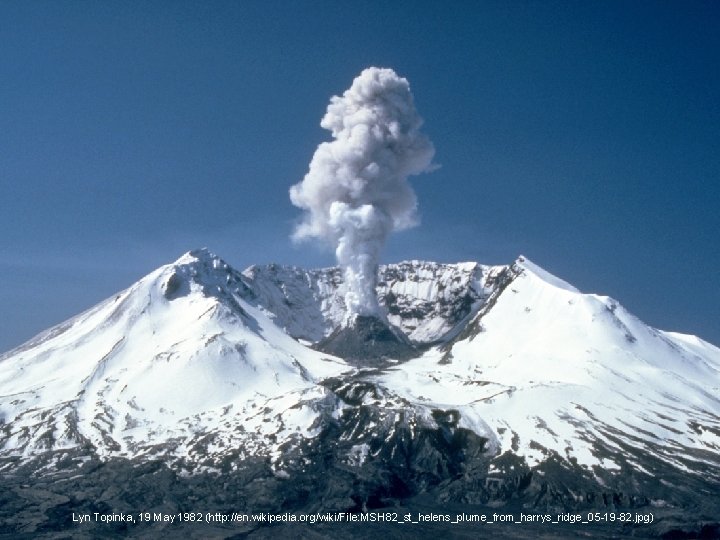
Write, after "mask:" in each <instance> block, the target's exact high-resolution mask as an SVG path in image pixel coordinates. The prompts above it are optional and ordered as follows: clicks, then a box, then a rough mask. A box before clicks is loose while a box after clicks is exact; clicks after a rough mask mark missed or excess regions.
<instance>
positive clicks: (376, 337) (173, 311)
mask: <svg viewBox="0 0 720 540" xmlns="http://www.w3.org/2000/svg"><path fill="white" fill-rule="evenodd" d="M378 275H379V279H378V285H377V295H378V299H379V302H380V305H381V307H382V309H383V310H384V311H385V313H386V314H387V320H386V321H382V320H380V319H374V318H367V317H357V318H356V319H355V320H354V321H353V322H352V324H349V325H343V324H342V323H343V320H344V315H345V306H344V304H343V295H342V294H341V291H342V275H341V273H340V271H339V270H338V269H337V268H328V269H321V270H309V271H308V270H303V269H301V268H296V267H283V266H278V265H268V266H252V267H250V268H248V269H247V270H245V271H244V272H242V273H241V272H238V271H236V270H234V269H232V268H231V267H230V266H229V265H228V264H227V263H225V262H224V261H223V260H222V259H220V258H219V257H217V256H215V255H213V254H212V253H210V252H209V251H207V250H197V251H192V252H189V253H187V254H185V255H183V256H182V257H181V258H180V259H178V260H177V261H175V262H174V263H172V264H169V265H166V266H163V267H161V268H159V269H158V270H156V271H154V272H152V273H151V274H149V275H148V276H146V277H144V278H142V279H141V280H140V281H138V282H137V283H135V284H134V285H132V286H131V287H129V288H128V289H126V290H125V291H122V292H120V293H118V294H117V295H115V296H113V297H112V298H109V299H108V300H106V301H104V302H102V303H100V304H98V305H97V306H95V307H93V308H91V309H89V310H88V311H86V312H84V313H82V314H80V315H78V316H77V317H75V318H73V319H70V320H69V321H66V322H64V323H62V324H60V325H58V326H56V327H54V328H51V329H50V330H48V331H46V332H44V333H42V334H40V335H38V336H36V337H35V338H33V339H32V340H30V341H29V342H27V343H26V344H24V345H22V346H21V347H18V348H17V349H15V350H12V351H10V352H8V353H6V354H4V355H2V356H0V472H2V474H3V477H4V480H3V482H5V488H6V489H8V490H10V491H8V493H10V492H12V493H15V494H16V498H15V499H12V498H11V500H12V501H15V502H14V503H13V504H15V506H12V505H11V506H9V507H8V508H15V510H17V508H34V506H33V505H36V506H37V505H40V506H42V504H45V503H41V502H38V501H36V500H35V499H33V498H32V497H33V495H31V494H28V493H29V492H27V493H26V492H25V491H22V490H21V489H20V487H17V486H21V485H24V484H25V483H26V481H27V478H29V477H33V478H51V477H52V478H56V477H57V475H60V476H62V475H65V476H64V478H66V479H68V480H67V482H69V484H66V485H65V487H64V488H62V489H67V486H68V485H75V484H77V485H78V487H77V494H76V497H78V498H79V499H78V500H80V499H82V500H85V499H83V497H86V496H89V495H82V493H90V492H91V491H92V490H90V491H87V490H88V489H90V488H89V487H88V485H86V484H82V485H80V484H78V483H82V482H85V481H86V480H81V479H79V478H80V477H78V475H77V474H76V471H85V472H86V473H87V475H89V476H87V478H88V479H93V480H92V482H95V484H97V485H100V484H102V482H109V481H113V480H112V478H116V477H117V476H112V475H120V477H126V476H122V475H127V474H128V473H127V472H123V471H125V469H124V467H130V468H132V469H133V470H136V469H137V468H138V467H144V466H146V465H147V464H151V463H154V464H160V466H162V467H163V468H164V470H167V471H171V472H172V474H175V475H180V476H179V477H176V480H173V482H184V480H182V481H181V480H180V479H179V478H181V477H185V476H187V477H188V478H195V479H196V480H192V481H190V480H188V482H189V483H188V484H182V485H183V486H184V487H183V488H182V489H181V490H180V491H179V492H183V493H186V491H187V490H193V489H194V490H197V489H201V488H200V487H198V486H200V485H201V482H200V481H199V480H197V478H201V477H204V475H205V476H206V475H213V474H220V473H222V474H225V475H230V476H228V477H227V478H236V479H238V480H237V483H233V482H234V481H232V480H227V481H226V483H225V485H226V488H223V490H224V491H222V490H221V492H217V493H215V495H214V496H215V498H216V499H217V500H221V501H224V502H222V504H227V505H228V507H236V506H234V505H237V504H239V503H238V501H240V500H244V501H246V503H244V504H246V507H244V508H246V509H251V508H257V505H258V504H260V503H257V504H256V503H255V502H247V501H257V500H260V501H265V503H263V504H266V507H267V508H268V509H269V510H272V509H277V508H288V509H290V510H293V511H309V510H311V509H314V510H320V509H322V510H332V509H337V510H348V511H359V510H361V509H367V508H369V507H382V506H387V505H393V504H398V501H408V500H414V499H413V497H416V496H419V495H420V494H425V495H424V496H431V497H432V498H433V500H436V501H444V503H443V504H445V503H457V504H491V505H494V506H493V507H498V506H499V505H505V504H510V503H511V502H512V501H521V502H522V504H524V505H525V506H523V508H525V507H527V508H551V507H552V508H555V509H561V508H568V505H570V507H573V508H581V507H583V505H585V507H592V508H596V507H597V505H601V506H603V507H607V508H625V507H627V508H634V507H637V506H643V505H646V506H647V505H651V504H652V505H655V506H653V508H656V509H657V508H662V509H663V510H662V512H664V513H665V514H667V515H669V516H675V517H672V519H676V521H677V519H679V518H677V516H680V515H681V514H682V513H683V512H685V513H686V514H687V511H688V508H690V507H692V508H693V509H694V510H693V513H692V520H694V521H693V523H694V524H697V523H701V522H702V520H703V519H706V518H707V516H712V515H713V509H712V508H711V507H710V506H709V505H712V504H713V503H712V502H708V501H713V500H715V501H716V500H717V499H716V498H713V497H712V496H711V495H712V494H713V493H714V494H715V495H717V493H718V491H719V490H720V398H719V397H718V396H719V395H720V349H718V348H717V347H715V346H713V345H711V344H709V343H706V342H704V341H703V340H701V339H699V338H697V337H694V336H687V335H682V334H677V333H672V332H664V331H661V330H657V329H654V328H651V327H649V326H647V325H645V324H644V323H642V322H641V321H640V320H638V319H637V318H636V317H634V316H633V315H631V314H630V313H628V312H627V311H626V310H625V309H624V308H623V307H622V306H621V305H620V304H619V303H618V302H617V301H616V300H613V299H611V298H608V297H604V296H598V295H593V294H583V293H581V292H579V291H578V290H577V289H575V288H574V287H572V286H571V285H569V284H568V283H566V282H564V281H562V280H560V279H559V278H556V277H555V276H552V275H551V274H549V273H548V272H546V271H544V270H543V269H542V268H540V267H539V266H537V265H535V264H533V263H532V262H530V261H528V260H527V259H526V258H524V257H520V258H519V259H518V260H517V261H515V262H514V263H513V264H511V265H507V266H484V265H481V264H477V263H460V264H438V263H431V262H419V261H411V262H403V263H399V264H391V265H386V266H381V267H380V269H379V274H378ZM368 368H372V369H368ZM88 463H92V464H96V465H95V466H94V467H92V468H90V469H88V467H90V466H89V465H88ZM99 464H107V466H103V467H100V465H99ZM88 470H89V471H90V472H87V471H88ZM92 471H95V472H92ZM110 471H116V472H113V473H112V475H111V472H110ZM118 471H119V472H118ZM152 474H155V473H152ZM93 475H95V476H93ZM98 475H100V476H98ZM104 475H111V476H108V477H107V478H106V477H105V476H104ZM233 475H234V476H233ZM82 478H85V476H83V477H82ZM90 481H91V480H87V482H90ZM48 482H49V481H48ZM73 483H74V484H73ZM95 484H93V485H95ZM52 485H54V484H52V483H51V482H50V483H48V485H46V486H45V488H44V489H48V490H50V491H52V490H53V489H55V488H53V487H52ZM143 486H146V487H145V488H140V487H138V489H141V490H142V489H146V488H147V483H143ZM189 486H194V487H189ZM57 489H60V488H59V487H58V488H57ZM128 489H130V488H128ZM158 489H159V488H158ZM168 489H169V488H168ZM178 489H179V488H178ZM13 490H15V491H13ZM83 490H86V491H83ZM182 490H186V491H182ZM108 493H110V492H108ZM218 493H219V494H218ZM186 494H187V493H186ZM223 494H224V495H223ZM310 494H312V497H311V496H310ZM96 495H97V494H96ZM97 496H100V495H97ZM105 496H107V497H110V502H107V504H111V502H112V504H119V503H118V502H117V501H116V500H115V499H113V498H112V497H113V495H111V494H107V493H106V495H105ZM195 496H197V494H196V495H195ZM28 497H30V499H28ZM223 497H224V498H223ZM258 497H259V499H258ZM9 500H10V499H9ZM153 500H154V499H153ZM159 500H163V499H162V497H161V498H160V499H159ZM17 501H22V502H17ZM113 501H114V502H113ZM88 504H89V503H88ZM123 504H124V503H123ZM147 504H148V505H150V506H152V504H155V503H151V502H148V503H147ZM157 504H160V503H157ZM163 504H170V505H171V506H172V505H176V507H179V506H177V505H180V502H177V501H176V502H175V503H163ZM218 504H221V503H218ZM253 505H255V506H253ZM150 506H148V508H150ZM260 506H262V505H261V504H260ZM38 507H39V506H38ZM42 508H46V506H42ZM673 509H674V510H673ZM715 509H717V507H716V506H715ZM17 511H18V512H19V510H17ZM657 511H658V512H660V510H657ZM673 511H674V512H675V513H673ZM48 515H49V514H48ZM687 515H690V514H687ZM668 519H671V518H668ZM48 520H51V518H50V517H48ZM667 523H670V522H666V525H663V526H666V529H667V528H668V527H670V525H667ZM672 523H676V522H675V521H673V522H672ZM9 530H11V531H17V530H18V529H12V528H11V529H9ZM658 530H660V529H658Z"/></svg>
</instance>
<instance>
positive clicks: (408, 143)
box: [290, 67, 435, 321]
mask: <svg viewBox="0 0 720 540" xmlns="http://www.w3.org/2000/svg"><path fill="white" fill-rule="evenodd" d="M422 123H423V121H422V118H420V116H419V115H418V113H417V111H416V110H415V105H414V103H413V96H412V94H411V92H410V85H409V84H408V81H407V79H405V78H403V77H399V76H398V75H397V74H396V73H395V72H394V71H393V70H392V69H381V68H376V67H371V68H368V69H365V70H363V72H362V73H361V74H360V75H359V76H358V77H356V78H355V80H354V81H353V84H352V86H351V87H350V88H349V89H348V90H346V91H345V92H344V93H343V95H342V96H341V97H340V96H333V97H332V98H331V99H330V104H329V105H328V108H327V113H326V114H325V116H324V117H323V119H322V121H321V122H320V125H321V126H322V127H323V128H325V129H328V130H330V132H331V133H332V137H333V140H332V141H330V142H323V143H321V144H320V145H319V146H318V147H317V149H316V150H315V154H314V155H313V158H312V161H311V162H310V168H309V171H308V173H307V174H306V175H305V178H304V179H303V181H302V182H300V183H298V184H296V185H294V186H292V188H290V199H291V201H292V203H293V204H294V205H295V206H297V207H299V208H302V209H303V210H305V211H306V212H305V215H304V216H303V220H302V222H301V223H300V224H299V225H298V226H297V228H296V229H295V231H294V233H293V239H295V240H306V239H310V238H319V239H321V240H324V241H326V242H328V243H329V244H330V245H331V246H333V247H334V248H335V255H336V257H337V261H338V264H339V265H340V267H341V268H342V270H343V274H344V279H345V304H346V306H347V317H346V321H351V320H352V319H353V318H354V316H356V315H363V316H376V317H382V315H381V312H380V309H379V305H378V300H377V296H376V293H375V286H376V282H377V266H378V261H379V256H380V251H381V250H382V247H383V245H384V244H385V240H386V239H387V236H388V234H390V233H391V232H392V231H398V230H402V229H407V228H409V227H413V226H415V225H416V224H417V223H418V218H417V198H416V197H415V193H414V192H413V189H412V187H411V186H410V184H409V182H408V180H407V179H408V176H410V175H413V174H419V173H422V172H426V171H428V170H430V168H431V162H432V158H433V155H434V154H435V149H434V148H433V145H432V143H431V142H430V140H429V139H428V138H427V137H426V136H425V135H423V134H422V133H420V127H421V126H422Z"/></svg>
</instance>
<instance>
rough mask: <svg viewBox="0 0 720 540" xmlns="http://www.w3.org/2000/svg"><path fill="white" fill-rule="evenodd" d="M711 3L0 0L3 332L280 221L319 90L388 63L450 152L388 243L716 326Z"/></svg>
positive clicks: (50, 319) (290, 215) (313, 259)
mask: <svg viewBox="0 0 720 540" xmlns="http://www.w3.org/2000/svg"><path fill="white" fill-rule="evenodd" d="M719 27H720V5H719V4H718V3H717V2H700V1H696V2H557V3H555V2H480V1H477V2H476V1H472V2H470V1H468V2H454V3H453V4H452V9H448V7H447V4H442V3H441V2H422V1H410V2H403V1H395V2H380V1H376V2H370V1H333V2H325V1H311V0H305V1H300V2H291V1H279V2H272V1H262V2H261V1H239V2H220V1H217V2H174V1H173V2H89V1H83V2H70V1H65V2H50V1H48V2H42V1H29V2H21V1H6V2H2V3H0V231H2V236H1V237H0V311H1V312H2V319H3V322H2V323H1V324H0V351H2V350H7V349H9V348H11V347H13V346H15V345H18V344H20V343H21V342H22V341H24V340H26V339H28V338H30V337H31V336H32V335H33V334H35V333H37V332H38V331H40V330H42V329H44V328H46V327H48V326H50V325H52V324H54V323H58V322H60V321H62V320H63V319H65V318H67V317H70V316H72V315H74V314H76V313H78V312H79V311H81V310H83V309H85V308H88V307H90V306H91V305H93V304H95V303H96V302H98V301H100V300H102V299H104V298H105V297H108V296H110V295H111V294H113V293H114V292H116V291H118V290H121V289H123V288H125V287H126V286H128V285H130V284H131V283H132V282H134V281H135V280H137V279H138V278H140V277H142V276H143V275H145V274H146V273H148V272H150V271H152V270H153V269H154V268H156V267H158V266H160V265H161V264H165V263H167V262H170V261H172V260H174V259H176V258H177V257H179V256H180V255H181V254H182V253H183V252H185V251H188V250H190V249H192V248H195V247H201V246H207V247H209V248H211V249H212V250H213V251H215V252H216V253H218V254H219V255H221V256H222V257H223V258H225V259H226V260H227V261H228V262H229V263H231V264H232V265H233V266H236V267H238V268H244V267H246V266H248V265H250V264H253V263H266V262H280V263H287V264H297V265H304V266H326V265H330V264H332V263H333V257H332V254H331V253H330V252H328V251H327V250H325V251H323V250H322V249H320V248H319V247H318V248H316V247H314V246H307V245H306V246H302V247H300V248H297V247H295V246H293V245H292V243H291V242H290V240H289V235H290V233H291V231H292V227H293V223H295V221H296V220H297V219H298V217H299V211H298V210H297V209H296V208H294V207H293V206H292V205H291V204H290V201H289V198H288V188H289V187H290V186H291V185H292V184H294V183H297V182H298V181H300V180H301V179H302V177H303V176H304V174H305V173H306V172H307V166H308V163H309V161H310V159H311V157H312V154H313V151H314V149H315V147H316V146H317V145H318V143H320V142H321V141H324V140H327V139H328V136H329V134H328V133H327V132H325V131H324V130H322V129H321V128H320V126H319V122H320V118H321V117H322V115H323V114H324V112H325V108H326V106H327V103H328V100H329V98H330V96H331V95H333V94H339V93H342V91H344V90H345V89H346V88H347V87H349V86H350V84H351V82H352V80H353V78H354V77H355V76H356V75H358V74H359V73H360V71H361V70H362V69H363V68H365V67H368V66H372V65H374V66H381V67H391V68H393V69H395V70H396V71H397V72H398V73H399V74H400V75H402V76H404V77H406V78H407V79H408V80H409V81H410V84H411V87H412V90H413V93H414V95H415V102H416V106H417V109H418V111H419V113H420V114H421V115H422V116H423V118H424V119H425V127H424V131H425V133H427V134H428V136H429V137H430V138H431V139H432V140H433V142H434V144H435V147H436V150H437V153H436V158H435V161H436V162H437V163H439V164H441V165H442V167H441V168H440V169H439V170H437V171H435V172H433V173H432V174H427V175H423V176H418V177H414V178H413V179H412V183H413V185H414V186H415V188H416V190H417V194H418V199H419V204H420V214H421V218H422V223H421V225H420V226H419V227H417V228H415V229H413V230H411V231H406V232H402V233H399V234H396V235H394V236H393V237H392V238H391V240H390V242H389V243H388V245H387V247H386V249H385V251H384V253H383V256H382V259H383V261H385V262H391V261H397V260H402V259H430V260H439V261H447V262H453V261H461V260H478V261H480V262H484V263H508V262H511V261H513V260H514V259H515V258H516V256H517V255H519V254H521V253H522V254H525V255H526V256H528V257H529V258H530V259H532V260H534V261H535V262H536V263H538V264H540V265H541V266H543V267H544V268H546V269H547V270H549V271H551V272H553V273H555V274H556V275H558V276H560V277H562V278H563V279H565V280H567V281H570V282H571V283H573V284H574V285H576V286H577V287H579V288H580V289H581V290H583V291H586V292H596V293H600V294H607V295H610V296H613V297H615V298H617V299H618V300H619V301H620V302H621V303H622V304H623V305H625V306H626V307H627V308H628V309H629V310H630V311H632V312H633V313H635V314H636V315H638V316H639V317H640V318H641V319H643V320H644V321H646V322H647V323H649V324H651V325H653V326H656V327H660V328H663V329H668V330H677V331H682V332H687V333H695V334H698V335H700V336H701V337H704V338H705V339H708V340H710V341H711V342H714V343H715V344H720V272H718V270H717V269H718V267H720V242H719V241H718V231H720V212H719V210H720V204H719V203H720V186H719V185H718V184H719V182H718V180H719V179H720V100H718V95H720V32H718V31H717V28H719Z"/></svg>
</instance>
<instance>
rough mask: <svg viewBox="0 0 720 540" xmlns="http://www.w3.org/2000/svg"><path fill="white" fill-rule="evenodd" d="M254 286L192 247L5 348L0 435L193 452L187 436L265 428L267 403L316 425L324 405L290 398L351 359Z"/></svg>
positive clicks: (289, 421)
mask: <svg viewBox="0 0 720 540" xmlns="http://www.w3.org/2000/svg"><path fill="white" fill-rule="evenodd" d="M245 292H246V286H245V285H244V283H243V282H242V280H241V276H240V275H239V274H237V273H236V272H234V271H233V270H232V269H231V268H229V267H228V266H227V265H226V264H225V263H224V262H223V261H222V260H220V259H219V258H217V257H215V256H214V255H212V254H210V253H209V252H207V251H205V250H199V251H195V252H190V253H188V254H186V255H185V256H183V257H181V258H180V259H179V260H178V261H176V262H175V263H174V264H171V265H167V266H164V267H162V268H160V269H158V270H156V271H155V272H153V273H151V274H150V275H148V276H146V277H145V278H143V279H142V280H140V281H139V282H138V283H136V284H135V285H133V286H132V287H130V288H129V289H127V290H126V291H123V292H122V293H120V294H118V295H117V296H115V297H114V298H111V299H109V300H107V301H105V302H103V303H101V304H100V305H98V306H97V307H95V308H93V309H91V310H89V311H87V312H85V313H83V314H81V315H79V316H78V317H76V318H74V319H72V320H70V321H68V322H66V323H64V324H63V325H61V326H58V327H55V328H53V329H51V330H50V331H48V332H47V333H46V334H44V335H40V336H38V337H37V338H35V339H34V340H33V341H31V342H29V343H28V344H26V345H24V346H22V347H21V348H19V349H16V350H15V351H10V352H9V353H7V354H6V355H4V356H3V357H0V396H1V397H0V418H1V419H2V422H3V424H5V426H3V427H4V428H5V430H6V435H7V438H6V440H5V441H0V444H3V445H4V447H5V448H18V449H22V450H23V451H24V452H25V454H26V455H27V454H28V453H31V452H33V451H37V450H40V449H42V448H46V447H51V446H52V447H54V448H58V447H70V446H75V445H77V444H78V443H79V442H83V441H87V442H90V443H91V444H92V445H93V446H94V447H96V448H98V449H99V451H100V452H101V453H102V452H112V453H115V454H119V455H135V454H142V453H143V452H144V451H147V449H149V448H152V447H153V445H155V444H156V443H163V444H165V445H167V443H168V441H171V442H172V443H171V444H170V448H168V449H171V450H173V451H175V452H176V453H178V452H179V453H183V452H191V451H192V450H191V449H189V448H185V447H184V446H183V445H185V444H187V442H188V440H189V439H188V434H192V435H193V436H197V435H199V434H207V433H215V434H216V435H217V434H218V433H219V434H221V435H223V436H221V437H220V438H219V440H218V441H217V444H221V445H225V446H229V445H231V444H232V439H233V430H232V429H231V428H233V427H237V426H240V425H242V426H243V429H244V430H245V431H251V432H252V431H253V430H255V431H257V435H258V437H259V438H262V437H263V436H264V435H265V431H267V429H268V424H267V422H263V420H264V419H265V418H264V416H263V415H262V414H258V411H259V410H263V408H264V407H266V405H267V403H268V402H272V404H273V406H272V409H273V410H274V411H275V413H279V415H280V416H281V417H282V420H283V423H284V425H285V429H286V430H289V431H300V432H302V433H308V432H309V429H310V425H311V424H312V422H313V420H314V416H315V415H314V413H313V412H312V411H308V410H303V408H302V407H300V408H295V409H290V407H291V406H294V405H297V404H298V403H299V402H301V401H302V400H303V399H306V398H308V397H309V396H310V395H312V396H315V397H318V395H320V396H321V395H322V393H323V391H322V389H320V388H319V387H317V386H316V384H315V382H316V381H317V380H320V379H322V378H325V377H328V376H331V375H337V374H339V373H341V372H343V371H345V370H347V366H346V365H345V364H344V363H343V362H342V361H341V360H338V359H330V358H328V357H327V355H322V354H320V353H318V352H315V351H313V350H311V349H308V348H306V347H304V346H302V345H301V344H299V343H298V342H297V341H295V340H294V339H292V338H290V337H289V336H288V335H286V334H285V333H284V332H282V331H280V330H279V329H278V328H277V327H276V326H275V325H274V324H272V322H271V321H269V320H268V318H267V316H266V315H265V314H264V313H263V311H262V310H260V309H258V308H257V307H255V306H253V305H251V304H249V303H248V302H246V301H245V300H243V299H242V298H241V295H242V294H243V293H245ZM276 421H277V419H276ZM195 438H197V437H195ZM246 450H248V451H250V450H251V447H249V446H248V445H247V444H246ZM153 451H158V448H154V449H153Z"/></svg>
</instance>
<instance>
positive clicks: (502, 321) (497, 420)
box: [377, 258, 720, 474]
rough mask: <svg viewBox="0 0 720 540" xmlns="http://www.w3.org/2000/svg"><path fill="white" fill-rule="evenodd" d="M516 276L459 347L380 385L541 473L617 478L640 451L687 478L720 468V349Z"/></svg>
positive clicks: (543, 280) (609, 304)
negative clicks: (555, 463) (560, 465)
mask: <svg viewBox="0 0 720 540" xmlns="http://www.w3.org/2000/svg"><path fill="white" fill-rule="evenodd" d="M513 270H514V271H515V272H516V273H517V277H516V278H515V279H514V280H513V281H512V282H510V283H509V284H508V285H507V287H506V288H505V289H504V290H503V291H502V293H501V294H500V295H499V297H498V298H497V299H496V301H495V303H494V305H493V306H492V309H490V310H489V311H487V312H486V313H482V312H481V313H479V314H478V316H477V317H476V319H475V320H473V321H472V322H471V323H470V325H469V327H468V329H466V332H464V333H463V335H461V336H459V338H458V339H457V340H455V341H454V342H451V343H450V344H448V346H447V347H439V348H436V349H433V350H432V351H429V352H428V353H427V354H425V355H424V356H423V357H422V358H418V359H414V360H411V361H409V362H407V363H406V364H404V365H402V366H401V367H397V368H395V369H392V370H391V371H390V372H388V373H386V374H383V375H380V376H378V377H377V380H378V382H379V383H380V384H382V385H383V386H386V387H388V388H393V389H394V391H396V392H398V393H399V394H400V395H402V396H405V397H406V398H408V399H410V400H412V401H414V402H417V403H422V404H429V403H432V404H433V405H434V406H437V407H444V408H450V407H457V408H458V409H459V410H460V412H461V415H462V418H463V420H462V421H463V422H464V424H465V426H466V427H470V428H471V429H474V430H476V431H477V432H485V431H486V430H487V429H488V426H489V428H490V430H491V432H493V433H495V434H496V440H495V446H496V449H497V451H498V452H505V451H513V452H515V453H517V454H519V455H521V456H523V457H524V458H525V459H526V460H527V461H528V462H529V463H530V464H537V463H540V462H542V461H544V460H546V459H547V458H548V457H549V456H550V455H552V454H553V452H554V453H555V455H558V456H560V457H563V458H566V459H569V460H571V461H572V460H577V462H578V463H579V464H580V465H582V466H585V467H587V468H588V469H592V468H593V467H596V466H599V467H601V468H603V469H612V468H617V467H618V464H617V463H616V462H615V461H614V458H613V457H611V456H613V455H617V454H616V452H615V451H617V453H619V454H623V453H625V452H624V449H627V448H628V447H629V448H634V449H637V450H639V451H642V452H648V451H650V452H653V453H655V454H657V455H658V456H659V457H660V458H661V459H662V460H664V461H666V462H668V463H671V464H672V465H674V466H676V467H679V468H687V467H688V465H698V464H699V465H702V464H704V463H709V464H713V465H714V466H715V467H716V468H717V467H718V465H720V458H719V457H718V456H719V455H720V454H719V451H720V393H719V392H718V389H719V388H720V350H719V349H718V348H716V347H714V346H712V345H710V344H707V343H705V342H703V341H702V340H699V339H698V338H695V337H693V336H681V335H678V334H671V333H666V332H661V331H658V330H654V329H652V328H650V327H648V326H646V325H644V324H643V323H642V322H641V321H639V320H638V319H636V318H635V317H634V316H632V315H630V314H629V313H628V312H627V311H625V309H624V308H623V307H622V306H620V305H619V304H618V303H617V302H616V301H615V300H613V299H611V298H608V297H603V296H597V295H592V294H581V293H579V292H578V291H577V290H576V289H575V288H573V287H572V286H569V285H568V284H567V283H565V282H563V281H561V280H559V279H557V278H555V277H554V276H552V275H550V274H548V273H547V272H545V271H544V270H542V269H539V267H537V266H536V265H534V264H532V263H530V262H529V261H527V260H525V259H524V258H520V259H519V260H518V262H517V263H516V265H514V267H513ZM636 465H639V464H636ZM699 470H702V467H700V469H699ZM715 474H717V469H716V473H715Z"/></svg>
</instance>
